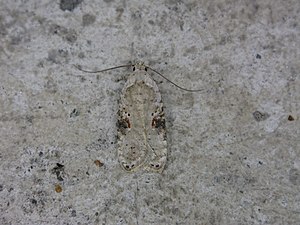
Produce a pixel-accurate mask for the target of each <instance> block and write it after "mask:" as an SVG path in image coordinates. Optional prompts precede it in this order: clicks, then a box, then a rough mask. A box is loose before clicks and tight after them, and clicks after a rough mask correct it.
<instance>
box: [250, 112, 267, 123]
mask: <svg viewBox="0 0 300 225" xmlns="http://www.w3.org/2000/svg"><path fill="white" fill-rule="evenodd" d="M253 117H254V119H255V120H256V121H258V122H260V121H264V120H266V119H267V118H268V117H269V115H268V114H267V113H262V112H260V111H255V112H254V113H253Z"/></svg>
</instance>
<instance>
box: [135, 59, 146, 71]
mask: <svg viewBox="0 0 300 225" xmlns="http://www.w3.org/2000/svg"><path fill="white" fill-rule="evenodd" d="M147 69H148V67H147V66H146V65H145V63H144V62H141V61H139V62H136V63H134V64H132V71H136V70H141V71H147Z"/></svg>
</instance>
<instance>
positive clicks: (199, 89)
mask: <svg viewBox="0 0 300 225" xmlns="http://www.w3.org/2000/svg"><path fill="white" fill-rule="evenodd" d="M146 68H148V69H150V70H152V71H153V72H154V73H157V74H158V75H159V76H161V77H162V78H164V79H165V80H166V81H168V82H170V83H171V84H173V85H174V86H176V87H178V88H179V89H181V90H184V91H189V92H199V91H203V89H199V90H191V89H186V88H183V87H180V86H179V85H178V84H175V83H174V82H173V81H171V80H170V79H168V78H167V77H165V76H164V75H162V74H161V73H160V72H158V71H156V70H154V69H152V68H151V67H149V66H146Z"/></svg>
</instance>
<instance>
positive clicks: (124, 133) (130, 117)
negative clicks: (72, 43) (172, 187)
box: [76, 62, 202, 173]
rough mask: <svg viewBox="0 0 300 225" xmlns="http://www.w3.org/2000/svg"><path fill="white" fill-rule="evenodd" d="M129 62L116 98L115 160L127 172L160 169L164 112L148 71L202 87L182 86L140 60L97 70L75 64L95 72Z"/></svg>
mask: <svg viewBox="0 0 300 225" xmlns="http://www.w3.org/2000/svg"><path fill="white" fill-rule="evenodd" d="M129 66H130V67H132V73H131V74H130V75H129V77H128V79H127V81H126V83H125V85H124V87H123V89H122V92H121V97H120V101H119V110H118V120H117V130H118V131H117V138H118V161H119V163H120V165H121V167H122V168H123V169H124V170H125V171H127V172H133V171H136V170H138V169H144V170H147V171H154V172H158V173H161V172H162V171H163V170H164V168H165V165H166V162H167V154H168V151H167V137H166V122H165V113H164V107H163V102H162V98H161V94H160V92H159V89H158V87H157V84H156V83H155V81H154V80H153V79H152V77H151V76H150V75H149V73H148V71H149V70H151V71H153V72H155V73H157V74H158V75H160V76H162V77H163V78H164V79H166V80H167V81H169V82H171V83H172V84H173V85H175V86H176V87H178V88H180V89H182V90H185V91H191V92H197V91H202V90H189V89H185V88H182V87H180V86H178V85H177V84H175V83H174V82H172V81H171V80H169V79H168V78H166V77H165V76H163V75H162V74H161V73H159V72H157V71H156V70H154V69H152V68H150V67H149V66H146V65H145V64H144V63H143V62H138V63H135V64H130V65H121V66H117V67H112V68H108V69H105V70H100V71H87V70H83V69H81V68H80V67H79V66H76V68H77V69H79V70H81V71H83V72H87V73H98V72H105V71H108V70H112V69H116V68H120V67H129Z"/></svg>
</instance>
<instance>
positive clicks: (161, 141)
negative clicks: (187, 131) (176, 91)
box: [118, 70, 167, 172]
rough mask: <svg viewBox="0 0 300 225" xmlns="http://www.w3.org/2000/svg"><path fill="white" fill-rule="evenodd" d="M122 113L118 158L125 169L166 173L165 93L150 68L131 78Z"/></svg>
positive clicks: (127, 83) (126, 87) (123, 99)
mask: <svg viewBox="0 0 300 225" xmlns="http://www.w3.org/2000/svg"><path fill="white" fill-rule="evenodd" d="M119 107H120V108H119V112H118V114H119V115H118V158H119V162H120V164H121V166H122V168H123V169H125V170H126V171H134V170H136V169H137V168H144V169H146V170H152V171H156V172H162V171H163V169H164V166H165V164H166V160H167V142H166V131H165V117H164V111H163V104H162V101H161V95H160V92H159V90H158V87H157V85H156V83H155V82H154V81H153V80H152V79H151V77H150V76H149V74H148V73H147V72H146V71H143V70H138V71H135V72H134V73H133V74H132V75H131V76H130V77H129V79H128V80H127V82H126V84H125V86H124V88H123V90H122V95H121V99H120V106H119Z"/></svg>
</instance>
